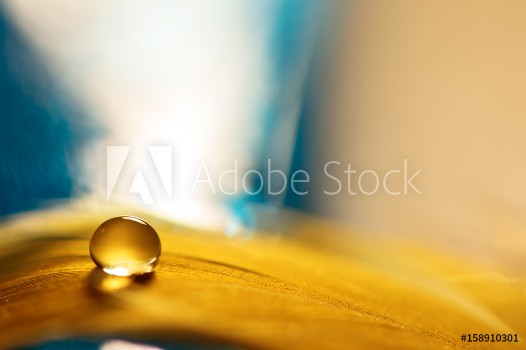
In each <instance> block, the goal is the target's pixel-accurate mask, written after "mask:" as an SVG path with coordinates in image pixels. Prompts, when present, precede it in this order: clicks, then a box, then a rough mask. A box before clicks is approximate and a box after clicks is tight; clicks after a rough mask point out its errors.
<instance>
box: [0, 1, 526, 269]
mask: <svg viewBox="0 0 526 350" xmlns="http://www.w3.org/2000/svg"><path fill="white" fill-rule="evenodd" d="M525 39H526V3H525V2H523V1H514V0H504V1H499V2H497V1H474V0H467V1H462V2H458V1H428V2H422V1H417V0H397V1H387V0H368V1H365V0H364V1H358V0H357V1H346V2H343V1H342V2H326V1H315V0H308V1H295V0H292V1H286V0H272V1H257V2H254V1H242V0H225V1H183V0H181V1H149V2H143V1H110V2H108V1H101V0H98V1H89V2H85V1H66V0H52V1H51V0H49V1H34V0H21V1H20V0H18V1H15V0H12V1H11V0H7V1H4V2H3V3H2V10H1V15H0V46H1V50H2V55H1V61H0V88H1V94H0V125H1V127H0V195H1V198H2V200H1V201H0V215H2V216H4V217H5V216H8V215H11V214H15V213H18V212H22V211H27V210H33V209H38V208H44V207H47V206H50V205H56V204H60V203H63V200H68V199H72V198H73V199H75V198H92V199H93V200H97V201H98V203H101V205H111V201H110V202H109V203H106V185H107V183H106V180H107V179H106V173H107V170H108V163H107V159H106V155H107V153H106V149H107V147H108V146H116V145H120V146H123V145H124V146H130V147H131V148H132V149H133V150H139V151H137V152H138V153H139V155H138V156H136V157H135V158H134V160H130V162H131V165H130V167H131V168H133V167H134V166H139V165H140V164H141V162H144V161H146V160H147V159H148V158H147V157H148V155H147V154H146V153H145V154H140V153H141V150H143V151H144V149H145V148H146V147H147V146H151V145H162V146H170V147H172V148H173V150H174V156H173V157H174V158H173V159H174V167H173V171H174V174H175V176H174V184H173V189H174V200H172V201H170V202H166V201H164V202H162V201H161V202H162V203H157V204H156V205H153V206H151V205H150V206H147V207H146V209H148V210H151V211H154V212H158V213H159V215H163V216H168V217H171V218H173V219H174V220H178V221H181V222H183V223H186V224H190V225H195V226H198V227H219V228H221V229H222V230H224V231H225V233H227V234H235V233H237V232H241V231H243V230H246V229H247V228H248V229H257V228H258V227H261V226H265V225H267V224H268V223H269V222H272V221H273V220H277V219H275V217H274V216H273V213H274V212H275V211H277V210H279V209H280V208H283V207H288V208H293V209H297V210H301V211H304V212H307V213H309V214H316V215H322V216H328V217H332V218H335V219H338V220H342V221H345V222H347V223H349V224H351V225H353V226H354V227H357V228H358V229H359V230H358V231H357V232H364V234H369V235H377V236H382V235H389V236H394V237H405V238H409V239H412V240H415V241H426V242H431V243H432V244H437V245H447V246H448V247H449V248H451V249H456V250H459V251H463V252H464V253H465V254H469V255H473V256H483V257H484V258H485V259H487V258H488V257H489V259H490V260H492V261H493V262H494V263H495V264H507V265H514V266H519V265H521V264H522V263H523V262H522V261H519V260H517V258H516V257H517V256H520V254H519V255H517V254H511V255H508V254H506V253H505V252H509V251H510V250H511V251H517V252H520V251H522V250H524V246H525V243H526V240H525V239H524V228H525V227H526V225H525V224H526V223H525V220H526V219H525V218H526V215H524V213H525V212H526V200H525V198H526V183H525V181H524V179H525V178H526V155H525V153H524V149H525V146H526V142H525V138H524V136H523V135H524V130H525V127H526V121H525V120H526V119H525V117H524V116H525V112H526V103H525V101H526V100H525V98H524V97H525V94H526V69H525V67H524V62H525V61H526V49H525V47H524V45H523V43H524V42H525ZM143 153H144V152H143ZM234 159H237V160H238V161H239V163H238V164H239V171H240V172H244V171H247V170H250V169H256V170H261V171H264V170H265V169H266V167H267V160H268V159H271V160H272V162H273V163H272V164H273V167H274V166H275V167H276V168H278V169H281V170H283V171H285V172H287V173H288V174H291V173H293V172H294V171H295V170H298V169H304V170H306V171H307V172H308V173H309V174H310V175H311V179H310V180H311V181H310V183H309V185H308V190H309V195H306V196H298V195H296V194H294V193H293V192H292V191H290V189H289V191H287V192H286V193H283V195H280V196H265V195H257V196H247V195H244V194H242V193H240V194H239V195H237V196H218V195H215V194H213V193H211V192H210V191H206V190H203V191H200V192H199V193H198V195H197V196H194V195H190V194H188V189H189V188H191V183H192V179H193V178H194V177H195V173H196V170H197V168H198V166H199V164H200V163H201V162H202V161H205V162H206V164H207V165H208V166H209V169H210V171H211V172H212V173H214V174H218V173H221V172H222V171H224V170H228V169H231V168H232V164H233V160H234ZM404 160H407V162H408V165H409V170H410V172H411V173H413V172H415V171H420V173H419V175H418V177H417V178H416V179H415V181H414V184H415V185H417V186H418V188H419V189H420V190H421V192H422V194H418V193H415V192H410V193H409V194H408V195H400V196H391V195H389V194H387V193H381V192H379V193H376V194H374V195H370V196H367V195H363V194H358V195H354V196H352V195H349V194H348V193H346V192H345V191H343V192H342V193H340V194H339V195H335V196H328V195H325V194H324V193H323V190H324V189H327V188H329V187H330V186H332V185H333V182H330V181H331V180H329V179H327V177H326V176H324V173H323V169H324V164H326V162H328V161H339V162H341V163H342V164H347V163H352V165H353V168H354V169H357V170H358V171H364V170H366V169H372V170H374V171H376V172H378V173H385V172H386V171H389V170H391V169H400V168H401V167H402V166H403V162H404ZM110 166H111V164H110ZM342 170H343V169H342ZM339 176H340V177H341V179H342V181H344V180H345V176H346V175H345V174H344V173H343V172H341V173H340V174H339ZM127 181H128V182H126V181H124V183H125V184H129V182H130V181H131V179H127ZM263 185H264V186H266V184H263ZM123 186H124V185H123ZM253 186H259V184H258V183H257V179H256V180H254V182H253ZM120 199H121V200H124V201H126V202H129V203H133V204H134V205H141V204H140V201H139V200H138V199H139V198H137V196H135V197H134V196H131V197H129V198H128V197H123V198H120ZM256 204H257V205H258V206H259V208H260V209H258V212H261V208H264V209H263V211H264V212H266V213H267V214H268V215H266V216H264V217H263V218H262V217H257V215H256V214H255V211H254V210H253V209H252V208H253V207H254V205H256ZM277 226H279V222H278V225H277ZM508 256H514V258H509V257H508ZM512 259H514V260H512Z"/></svg>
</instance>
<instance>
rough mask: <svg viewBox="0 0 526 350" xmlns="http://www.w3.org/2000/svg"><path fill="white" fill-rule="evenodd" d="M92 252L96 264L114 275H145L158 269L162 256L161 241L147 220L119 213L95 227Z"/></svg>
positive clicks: (91, 244) (91, 246) (91, 243)
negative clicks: (119, 214)
mask: <svg viewBox="0 0 526 350" xmlns="http://www.w3.org/2000/svg"><path fill="white" fill-rule="evenodd" d="M90 255H91V258H92V259H93V261H94V262H95V264H96V265H97V266H98V267H100V268H101V269H102V270H104V272H106V273H108V274H110V275H116V276H132V275H142V274H145V273H150V272H153V271H154V270H155V267H156V266H157V263H158V262H159V256H160V255H161V240H160V239H159V236H158V235H157V232H155V230H154V229H153V227H151V226H150V225H149V224H148V223H147V222H146V221H144V220H142V219H139V218H137V217H134V216H118V217H115V218H112V219H109V220H107V221H105V222H103V223H102V224H101V225H100V226H99V227H98V228H97V230H95V233H94V234H93V237H92V238H91V241H90Z"/></svg>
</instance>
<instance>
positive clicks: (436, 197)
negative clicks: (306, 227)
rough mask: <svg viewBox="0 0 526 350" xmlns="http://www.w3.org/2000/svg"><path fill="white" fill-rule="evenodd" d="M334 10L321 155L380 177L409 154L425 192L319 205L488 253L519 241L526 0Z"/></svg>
mask: <svg viewBox="0 0 526 350" xmlns="http://www.w3.org/2000/svg"><path fill="white" fill-rule="evenodd" d="M340 13H346V15H343V16H342V22H341V23H342V25H343V27H342V30H341V36H340V38H338V39H337V45H336V47H337V51H336V55H335V57H334V58H333V61H334V62H333V64H332V68H333V72H332V76H333V80H332V82H331V83H330V84H329V87H330V88H327V89H325V91H326V109H325V112H324V118H323V120H322V123H323V124H324V126H323V133H324V135H323V139H325V140H328V142H329V144H328V146H329V147H328V149H327V151H326V152H325V153H324V154H323V155H322V156H321V157H320V158H321V159H318V161H319V162H320V164H323V163H324V162H326V161H327V160H334V159H336V160H339V161H341V162H342V163H344V162H351V163H352V164H353V167H354V168H355V169H358V170H362V171H363V170H364V169H373V170H375V171H377V172H379V173H380V174H381V173H382V172H385V171H387V170H388V169H394V168H400V167H401V166H402V165H403V160H404V159H408V163H409V168H410V170H412V171H416V170H418V169H419V170H421V174H420V175H419V176H418V177H417V178H416V179H415V181H414V183H415V184H416V185H418V187H419V188H420V190H421V191H422V192H423V194H422V195H417V194H416V193H412V194H410V195H407V196H398V197H392V196H388V195H385V194H383V195H382V194H376V195H373V196H364V195H358V196H349V195H347V194H342V195H339V196H337V197H333V198H330V199H328V198H327V197H326V196H325V195H323V194H320V191H319V190H318V191H316V193H318V194H319V198H318V200H317V203H318V205H319V206H320V209H322V210H323V211H324V212H326V213H330V214H331V215H335V216H339V217H341V218H346V219H348V220H350V222H351V223H353V224H355V225H357V226H359V227H363V228H366V229H372V230H376V231H383V232H390V233H397V234H398V233H403V234H414V235H415V236H417V237H423V238H426V239H427V238H430V239H433V240H437V241H442V240H443V239H444V240H448V241H449V242H454V243H455V244H454V245H455V246H457V247H461V246H464V247H466V248H467V247H469V249H470V250H471V252H472V253H475V254H484V255H487V254H488V253H491V254H493V253H494V254H495V258H496V259H495V260H501V261H502V259H506V256H504V255H502V256H499V253H498V251H499V248H503V249H504V248H506V247H507V248H514V249H523V248H524V245H525V244H524V242H525V241H526V240H525V239H524V228H526V222H525V218H526V216H525V215H524V214H525V212H526V211H525V209H526V182H525V181H526V153H525V151H526V138H525V137H524V135H525V131H526V99H525V97H526V45H525V43H526V2H525V1H508V0H507V1H418V0H412V1H411V0H398V1H387V0H372V1H370V0H368V1H354V2H353V4H352V5H349V8H348V9H347V11H340ZM328 182H329V180H328V179H325V182H324V183H322V184H320V186H329V185H330V184H327V183H328ZM331 184H332V183H331ZM521 247H522V248H521ZM515 263H518V262H517V261H515Z"/></svg>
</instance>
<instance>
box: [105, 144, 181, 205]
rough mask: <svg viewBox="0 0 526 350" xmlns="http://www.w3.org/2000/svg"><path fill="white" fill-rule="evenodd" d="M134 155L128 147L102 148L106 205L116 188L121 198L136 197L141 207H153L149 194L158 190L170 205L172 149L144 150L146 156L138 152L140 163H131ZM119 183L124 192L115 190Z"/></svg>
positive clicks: (137, 160)
mask: <svg viewBox="0 0 526 350" xmlns="http://www.w3.org/2000/svg"><path fill="white" fill-rule="evenodd" d="M130 153H131V154H130ZM134 153H139V152H134V150H132V149H131V147H129V146H108V147H106V201H109V200H110V197H111V196H112V195H113V194H114V191H115V190H116V188H119V190H120V191H124V192H126V193H125V194H138V195H139V196H140V197H141V200H142V202H143V203H144V204H153V203H154V198H153V193H155V192H157V191H158V190H159V189H160V188H162V190H163V191H164V195H165V196H166V198H167V199H168V200H170V201H171V200H172V179H173V178H172V173H173V171H172V170H173V169H172V147H170V146H148V147H147V153H145V154H144V152H142V153H143V156H142V159H133V157H132V155H133V154H134ZM121 181H124V184H122V185H123V186H124V188H123V187H122V186H119V183H120V182H121ZM159 183H160V186H159Z"/></svg>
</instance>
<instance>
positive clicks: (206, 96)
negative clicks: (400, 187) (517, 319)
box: [4, 0, 292, 227]
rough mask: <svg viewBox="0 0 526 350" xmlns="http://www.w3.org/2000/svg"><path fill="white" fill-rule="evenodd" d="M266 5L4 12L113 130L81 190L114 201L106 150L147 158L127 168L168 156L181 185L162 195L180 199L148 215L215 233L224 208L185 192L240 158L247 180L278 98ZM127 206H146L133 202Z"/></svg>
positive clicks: (62, 3)
mask: <svg viewBox="0 0 526 350" xmlns="http://www.w3.org/2000/svg"><path fill="white" fill-rule="evenodd" d="M270 4H271V2H268V3H267V2H258V3H254V2H252V1H242V0H222V1H204V0H201V1H195V0H191V1H190V0H181V1H170V0H156V1H119V0H117V1H111V2H109V1H103V0H96V1H79V0H76V1H72V0H53V1H46V2H42V1H38V0H16V1H15V0H8V1H6V2H5V3H4V7H5V8H6V9H7V10H8V11H9V12H10V13H11V14H12V17H13V18H14V19H15V21H16V23H17V24H18V26H19V27H20V29H21V31H22V32H23V33H24V34H25V36H26V37H27V38H28V39H29V41H30V42H31V43H32V44H33V45H34V47H35V48H36V49H37V50H38V52H40V53H41V54H42V56H43V57H44V58H45V60H46V64H48V66H49V68H50V70H51V71H52V72H54V74H55V76H56V78H57V79H58V80H59V82H60V83H62V84H63V86H64V88H65V89H67V91H68V93H70V94H72V95H73V97H74V98H75V99H76V100H77V102H78V103H79V104H80V105H81V106H82V107H83V108H84V110H85V111H87V113H88V116H89V117H93V118H95V119H96V120H98V121H99V122H100V123H101V124H102V125H103V127H104V128H105V129H106V131H107V133H106V134H105V135H104V137H103V138H102V139H101V140H100V141H98V142H97V144H95V146H94V147H92V148H91V149H89V150H88V151H87V153H86V154H84V155H82V159H85V168H84V169H83V171H82V174H83V179H82V181H83V182H84V183H85V185H87V186H88V187H89V188H90V189H91V190H92V192H93V193H94V194H96V195H99V196H100V197H103V196H104V194H105V193H106V186H107V185H108V184H107V181H106V158H105V156H106V147H107V146H129V147H131V150H132V151H133V150H136V151H137V150H139V151H137V152H138V153H139V156H136V157H128V159H127V160H126V161H127V162H128V161H129V162H130V164H127V165H128V166H129V167H130V168H138V167H140V165H141V164H143V163H144V162H145V161H147V160H148V158H147V157H148V155H147V154H146V153H145V152H143V151H144V150H145V149H147V147H149V146H171V147H172V148H173V150H174V155H173V162H174V164H173V170H174V176H173V183H163V185H164V186H165V187H166V188H168V189H169V190H170V193H173V200H171V201H169V202H168V201H164V202H163V203H160V204H159V203H157V204H156V205H157V207H156V208H151V207H150V209H153V210H156V211H159V212H162V213H164V214H166V215H167V216H168V217H171V218H175V219H178V220H181V221H183V222H185V223H189V224H196V225H198V226H212V227H213V226H217V225H218V224H221V223H222V222H223V221H224V213H223V212H221V211H219V212H218V211H216V209H217V207H216V205H215V203H216V202H217V198H213V197H212V194H211V193H207V192H204V193H200V198H199V200H196V199H195V198H190V197H189V196H190V194H189V193H188V191H187V189H188V188H191V185H192V183H193V180H194V177H195V171H196V170H197V168H198V166H199V164H200V162H201V161H205V162H206V163H207V166H208V168H209V169H210V171H211V172H213V173H216V174H219V173H221V172H223V171H224V170H226V169H229V168H230V167H231V165H232V159H238V160H239V171H240V172H244V171H246V170H247V169H251V168H253V166H254V164H253V155H254V153H255V152H257V151H258V149H257V147H258V145H261V138H262V130H261V128H258V126H259V123H258V119H259V118H260V115H261V110H262V107H263V105H264V104H265V103H266V102H268V100H269V98H270V92H269V90H270V85H271V84H270V82H269V78H268V76H269V74H268V71H269V67H268V66H267V65H268V59H267V58H268V57H266V54H267V53H266V50H267V47H265V46H266V45H267V42H268V38H267V36H268V32H269V31H268V28H267V27H268V23H266V22H268V21H266V20H267V19H268V16H269V15H268V11H269V10H270ZM291 137H292V136H291ZM290 147H292V146H290ZM141 152H142V153H141ZM283 153H284V154H286V153H287V152H283ZM288 156H290V154H289V155H288ZM148 161H149V160H148ZM153 161H154V162H155V165H156V166H157V167H161V168H162V167H163V166H164V165H163V164H162V162H160V161H159V158H155V157H154V159H153ZM113 170H115V169H113ZM113 170H110V171H113ZM114 185H115V184H114ZM115 198H117V197H115ZM120 200H122V201H125V202H136V203H139V202H138V198H137V196H133V195H129V196H122V197H120ZM212 211H213V212H212Z"/></svg>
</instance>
